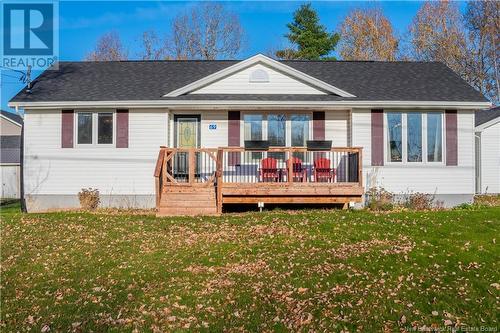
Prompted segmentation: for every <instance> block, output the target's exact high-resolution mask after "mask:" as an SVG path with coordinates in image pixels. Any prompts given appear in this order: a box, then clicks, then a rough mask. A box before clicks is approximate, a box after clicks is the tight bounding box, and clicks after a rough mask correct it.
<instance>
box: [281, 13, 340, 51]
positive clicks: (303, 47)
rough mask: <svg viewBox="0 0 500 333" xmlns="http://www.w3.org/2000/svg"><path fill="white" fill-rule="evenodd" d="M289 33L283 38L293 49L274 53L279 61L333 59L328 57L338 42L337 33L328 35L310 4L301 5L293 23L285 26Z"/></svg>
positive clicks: (294, 15)
mask: <svg viewBox="0 0 500 333" xmlns="http://www.w3.org/2000/svg"><path fill="white" fill-rule="evenodd" d="M287 27H288V29H289V30H290V32H289V33H287V34H286V35H285V37H286V38H287V39H288V40H289V41H290V43H291V44H292V45H293V46H294V48H287V49H284V50H280V51H277V52H276V56H277V57H278V58H281V59H306V60H319V59H335V58H334V57H328V55H329V54H330V52H332V51H333V50H334V49H335V46H336V45H337V42H338V40H339V35H338V34H337V33H329V32H328V31H327V30H326V27H325V26H324V25H322V24H320V23H319V17H318V13H316V11H315V10H314V8H312V6H311V4H310V3H309V4H306V5H301V6H300V8H299V9H297V10H296V11H295V12H294V14H293V22H291V23H288V24H287Z"/></svg>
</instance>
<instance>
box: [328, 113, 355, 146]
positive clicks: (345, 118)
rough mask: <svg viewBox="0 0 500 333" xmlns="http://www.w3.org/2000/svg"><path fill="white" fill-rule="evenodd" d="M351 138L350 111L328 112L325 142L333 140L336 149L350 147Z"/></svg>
mask: <svg viewBox="0 0 500 333" xmlns="http://www.w3.org/2000/svg"><path fill="white" fill-rule="evenodd" d="M350 136H351V135H350V114H349V110H335V111H326V112H325V140H332V146H334V147H348V146H349V145H350Z"/></svg>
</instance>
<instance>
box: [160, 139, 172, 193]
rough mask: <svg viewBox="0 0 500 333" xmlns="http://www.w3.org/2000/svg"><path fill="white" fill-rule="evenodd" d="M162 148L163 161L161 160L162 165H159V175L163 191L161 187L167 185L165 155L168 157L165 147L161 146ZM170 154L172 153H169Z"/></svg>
mask: <svg viewBox="0 0 500 333" xmlns="http://www.w3.org/2000/svg"><path fill="white" fill-rule="evenodd" d="M162 150H163V152H164V153H163V162H162V165H161V177H162V185H161V187H162V188H161V190H162V191H163V187H164V186H167V172H168V170H167V169H168V168H167V157H168V150H166V149H165V148H162ZM171 154H172V153H171Z"/></svg>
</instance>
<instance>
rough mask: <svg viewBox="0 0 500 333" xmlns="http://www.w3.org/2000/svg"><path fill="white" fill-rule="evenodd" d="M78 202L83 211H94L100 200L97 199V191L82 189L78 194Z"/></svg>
mask: <svg viewBox="0 0 500 333" xmlns="http://www.w3.org/2000/svg"><path fill="white" fill-rule="evenodd" d="M78 200H80V207H81V208H82V209H85V210H94V209H96V208H97V206H99V203H100V202H101V199H100V198H99V190H98V189H92V188H90V187H89V188H82V190H81V191H80V192H78Z"/></svg>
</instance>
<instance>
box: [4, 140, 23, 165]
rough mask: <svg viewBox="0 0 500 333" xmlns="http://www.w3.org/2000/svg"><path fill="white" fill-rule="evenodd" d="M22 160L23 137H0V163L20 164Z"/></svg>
mask: <svg viewBox="0 0 500 333" xmlns="http://www.w3.org/2000/svg"><path fill="white" fill-rule="evenodd" d="M20 158H21V136H20V135H1V136H0V163H19V161H20Z"/></svg>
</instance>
